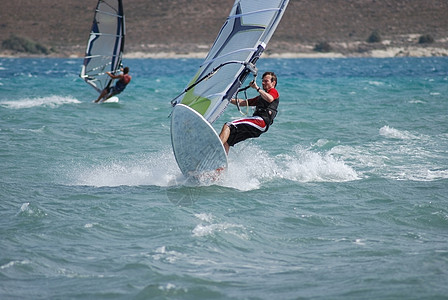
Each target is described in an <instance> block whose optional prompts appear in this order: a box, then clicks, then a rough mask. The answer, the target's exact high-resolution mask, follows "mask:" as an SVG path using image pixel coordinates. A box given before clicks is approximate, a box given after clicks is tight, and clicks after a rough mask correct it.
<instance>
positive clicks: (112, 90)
mask: <svg viewBox="0 0 448 300" xmlns="http://www.w3.org/2000/svg"><path fill="white" fill-rule="evenodd" d="M120 70H121V71H122V72H123V73H120V74H118V75H114V74H112V73H110V72H106V74H107V75H109V76H110V78H112V79H118V81H117V82H116V83H115V85H114V86H112V87H107V88H105V89H104V90H103V91H102V92H101V94H100V96H99V97H98V99H96V100H95V102H98V101H100V100H101V99H103V100H106V99H108V98H110V97H112V96H115V95H118V94H120V93H121V92H122V91H124V89H125V88H126V86H127V85H128V83H129V82H131V79H132V77H131V75H129V67H125V68H123V69H120Z"/></svg>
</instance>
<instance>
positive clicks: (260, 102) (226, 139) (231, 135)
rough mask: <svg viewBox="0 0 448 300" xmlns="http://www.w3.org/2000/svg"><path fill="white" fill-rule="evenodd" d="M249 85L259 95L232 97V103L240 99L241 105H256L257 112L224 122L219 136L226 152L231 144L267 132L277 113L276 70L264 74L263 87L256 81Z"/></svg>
mask: <svg viewBox="0 0 448 300" xmlns="http://www.w3.org/2000/svg"><path fill="white" fill-rule="evenodd" d="M249 85H250V87H252V88H253V89H255V90H256V91H257V92H258V93H259V95H258V96H257V97H255V98H251V99H247V100H243V99H232V100H231V101H230V103H232V104H235V105H236V104H237V101H238V104H239V105H240V106H255V112H254V114H253V116H252V117H245V118H242V119H238V120H235V121H232V122H227V123H225V124H224V126H223V127H222V129H221V133H220V134H219V138H220V139H221V142H222V144H223V145H224V148H225V150H226V153H229V148H230V146H233V145H235V144H236V143H239V142H241V141H244V140H246V139H249V138H256V137H259V136H260V135H261V134H262V133H264V132H266V131H267V130H268V128H269V126H270V125H271V124H272V122H273V121H274V118H275V116H276V115H277V107H278V104H279V94H278V92H277V90H276V88H275V87H276V86H277V76H276V75H275V74H274V72H265V73H264V74H263V79H262V86H263V89H261V88H260V87H258V85H257V83H256V82H255V81H252V82H251V83H250V84H249Z"/></svg>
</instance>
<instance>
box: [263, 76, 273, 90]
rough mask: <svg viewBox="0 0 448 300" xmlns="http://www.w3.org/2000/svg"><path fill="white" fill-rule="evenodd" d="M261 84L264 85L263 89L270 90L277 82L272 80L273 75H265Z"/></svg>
mask: <svg viewBox="0 0 448 300" xmlns="http://www.w3.org/2000/svg"><path fill="white" fill-rule="evenodd" d="M261 84H262V85H263V90H265V91H269V90H270V89H272V88H273V87H274V86H275V82H273V81H272V78H271V75H266V76H264V77H263V80H262V81H261Z"/></svg>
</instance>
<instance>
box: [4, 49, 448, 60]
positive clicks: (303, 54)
mask: <svg viewBox="0 0 448 300" xmlns="http://www.w3.org/2000/svg"><path fill="white" fill-rule="evenodd" d="M302 50H305V51H299V52H296V51H291V52H287V51H279V52H275V51H266V52H265V53H264V54H263V57H265V58H286V59H288V58H289V59H291V58H349V57H375V58H391V57H433V56H448V49H445V48H441V47H416V46H407V47H406V46H403V47H386V48H384V49H372V50H369V51H366V52H357V51H350V49H348V50H347V51H341V52H327V53H322V52H316V51H312V50H308V49H302ZM206 55H207V52H206V51H197V52H182V53H176V52H174V51H160V52H155V51H130V52H125V53H124V57H123V58H124V59H127V58H128V59H146V58H151V59H185V58H205V56H206ZM0 57H1V58H29V57H39V58H45V57H47V58H82V57H83V54H82V53H80V52H79V50H78V51H75V52H70V51H64V52H60V53H53V54H49V55H37V54H28V53H17V52H16V53H13V52H10V51H3V52H0Z"/></svg>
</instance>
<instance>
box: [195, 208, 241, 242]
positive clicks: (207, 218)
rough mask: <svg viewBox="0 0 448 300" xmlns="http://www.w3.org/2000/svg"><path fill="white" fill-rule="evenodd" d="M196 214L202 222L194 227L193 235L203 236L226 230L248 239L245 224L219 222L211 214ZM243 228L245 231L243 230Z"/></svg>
mask: <svg viewBox="0 0 448 300" xmlns="http://www.w3.org/2000/svg"><path fill="white" fill-rule="evenodd" d="M195 216H196V217H197V218H198V219H200V220H201V221H202V222H201V223H200V224H198V225H196V227H195V228H194V229H193V236H196V237H202V236H208V235H213V234H215V233H216V232H225V233H230V234H233V235H236V236H238V237H240V238H242V239H247V235H246V233H244V226H242V225H238V224H232V223H227V222H223V223H219V222H217V221H216V220H214V217H213V215H211V214H204V213H202V214H195ZM242 230H243V231H242Z"/></svg>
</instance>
